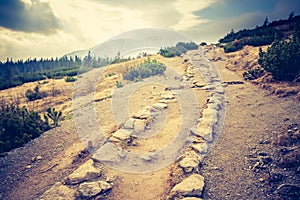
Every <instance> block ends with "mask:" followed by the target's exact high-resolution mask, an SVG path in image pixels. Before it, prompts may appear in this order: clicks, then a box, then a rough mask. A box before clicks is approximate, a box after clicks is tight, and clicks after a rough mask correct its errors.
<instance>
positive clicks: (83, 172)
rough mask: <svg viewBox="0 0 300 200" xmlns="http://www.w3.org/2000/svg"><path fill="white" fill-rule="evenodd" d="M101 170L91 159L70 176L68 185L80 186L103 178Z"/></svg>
mask: <svg viewBox="0 0 300 200" xmlns="http://www.w3.org/2000/svg"><path fill="white" fill-rule="evenodd" d="M101 173H102V172H101V170H100V169H97V168H96V167H95V166H94V161H93V160H92V159H89V160H88V161H86V162H85V163H83V164H82V165H81V166H80V167H79V168H78V169H76V170H75V171H74V172H73V173H72V174H70V175H69V176H68V178H67V180H66V182H67V183H68V184H78V183H82V182H84V181H89V180H91V179H93V178H97V177H99V176H101Z"/></svg>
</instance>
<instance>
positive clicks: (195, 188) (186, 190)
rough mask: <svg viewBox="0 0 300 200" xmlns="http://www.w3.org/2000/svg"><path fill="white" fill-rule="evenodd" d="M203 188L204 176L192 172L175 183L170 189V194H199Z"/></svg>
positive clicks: (173, 195) (186, 195)
mask: <svg viewBox="0 0 300 200" xmlns="http://www.w3.org/2000/svg"><path fill="white" fill-rule="evenodd" d="M203 188H204V177H203V176H201V175H200V174H192V175H191V176H189V177H187V178H185V179H183V181H182V182H180V183H178V184H177V185H175V186H174V187H173V188H172V190H171V196H172V197H175V196H179V197H182V196H183V197H188V196H196V197H198V196H201V194H202V191H203Z"/></svg>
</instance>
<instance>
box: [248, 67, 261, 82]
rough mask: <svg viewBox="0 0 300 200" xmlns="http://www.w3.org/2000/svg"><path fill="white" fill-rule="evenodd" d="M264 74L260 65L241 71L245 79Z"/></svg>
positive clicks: (255, 77)
mask: <svg viewBox="0 0 300 200" xmlns="http://www.w3.org/2000/svg"><path fill="white" fill-rule="evenodd" d="M263 74H264V70H263V69H261V68H260V67H257V68H254V69H249V70H248V71H246V72H244V73H243V77H244V79H245V80H255V79H257V78H259V77H261V76H262V75H263Z"/></svg>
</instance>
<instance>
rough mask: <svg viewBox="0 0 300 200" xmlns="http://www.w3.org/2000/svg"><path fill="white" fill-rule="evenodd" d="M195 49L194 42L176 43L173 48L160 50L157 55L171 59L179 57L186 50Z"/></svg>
mask: <svg viewBox="0 0 300 200" xmlns="http://www.w3.org/2000/svg"><path fill="white" fill-rule="evenodd" d="M195 49H198V46H197V45H196V44H195V43H194V42H186V43H185V42H178V43H177V44H176V46H175V47H167V48H165V49H160V50H159V52H158V53H159V54H160V55H162V56H164V57H166V58H171V57H174V56H180V55H181V54H182V53H185V52H187V51H188V50H195Z"/></svg>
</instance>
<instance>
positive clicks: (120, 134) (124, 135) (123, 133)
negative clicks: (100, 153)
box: [112, 129, 131, 141]
mask: <svg viewBox="0 0 300 200" xmlns="http://www.w3.org/2000/svg"><path fill="white" fill-rule="evenodd" d="M130 135H131V132H129V131H127V130H125V129H119V130H117V131H116V132H114V133H113V134H112V137H114V138H117V139H119V140H122V141H127V140H130Z"/></svg>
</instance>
